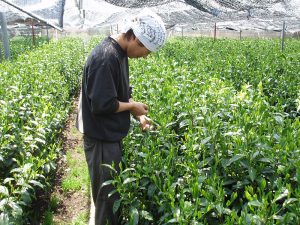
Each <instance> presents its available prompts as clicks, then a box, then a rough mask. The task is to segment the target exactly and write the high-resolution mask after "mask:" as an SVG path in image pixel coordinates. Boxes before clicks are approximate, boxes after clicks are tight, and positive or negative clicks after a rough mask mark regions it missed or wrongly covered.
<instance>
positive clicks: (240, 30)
mask: <svg viewBox="0 0 300 225" xmlns="http://www.w3.org/2000/svg"><path fill="white" fill-rule="evenodd" d="M240 40H242V30H240Z"/></svg>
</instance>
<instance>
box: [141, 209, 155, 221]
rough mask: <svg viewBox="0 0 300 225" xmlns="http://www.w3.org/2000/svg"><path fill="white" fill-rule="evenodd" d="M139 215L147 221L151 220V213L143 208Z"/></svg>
mask: <svg viewBox="0 0 300 225" xmlns="http://www.w3.org/2000/svg"><path fill="white" fill-rule="evenodd" d="M141 216H142V217H143V218H144V219H145V220H149V221H153V217H152V216H151V214H150V213H149V212H147V211H145V210H142V211H141Z"/></svg>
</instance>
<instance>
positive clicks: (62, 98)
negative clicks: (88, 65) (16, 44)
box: [0, 38, 84, 224]
mask: <svg viewBox="0 0 300 225" xmlns="http://www.w3.org/2000/svg"><path fill="white" fill-rule="evenodd" d="M83 60H84V46H83V42H82V40H80V39H75V38H68V39H62V40H60V41H57V42H55V41H53V42H50V43H49V44H47V45H43V46H41V47H39V48H36V49H34V50H33V51H27V52H26V53H25V54H21V55H19V56H18V60H16V61H13V62H4V63H2V64H0V71H1V73H0V82H1V87H0V103H1V104H0V112H1V114H0V162H1V163H0V184H1V185H0V221H1V222H3V223H4V224H22V223H26V222H28V221H27V220H28V218H29V217H28V214H29V213H30V210H29V206H30V204H31V203H32V201H33V199H35V197H36V191H37V190H38V189H44V188H45V187H47V185H48V175H49V174H51V172H52V171H53V170H54V169H55V167H56V164H55V162H56V158H57V157H58V153H59V151H60V146H61V145H60V143H59V141H58V140H59V139H58V137H59V134H60V133H61V131H62V128H63V126H64V122H65V120H66V118H67V115H68V112H69V108H70V105H71V103H72V101H73V97H74V95H75V94H76V93H77V92H78V88H79V85H80V79H81V71H82V65H83Z"/></svg>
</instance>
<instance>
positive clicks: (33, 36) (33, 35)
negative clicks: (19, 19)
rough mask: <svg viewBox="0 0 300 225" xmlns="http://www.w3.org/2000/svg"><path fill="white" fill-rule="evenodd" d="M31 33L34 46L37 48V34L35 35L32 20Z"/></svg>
mask: <svg viewBox="0 0 300 225" xmlns="http://www.w3.org/2000/svg"><path fill="white" fill-rule="evenodd" d="M31 31H32V46H35V34H34V27H33V20H31Z"/></svg>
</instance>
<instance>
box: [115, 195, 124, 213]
mask: <svg viewBox="0 0 300 225" xmlns="http://www.w3.org/2000/svg"><path fill="white" fill-rule="evenodd" d="M121 202H122V199H121V198H120V199H118V200H116V201H115V202H114V205H113V212H114V213H116V212H117V211H118V210H119V208H120V205H121Z"/></svg>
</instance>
